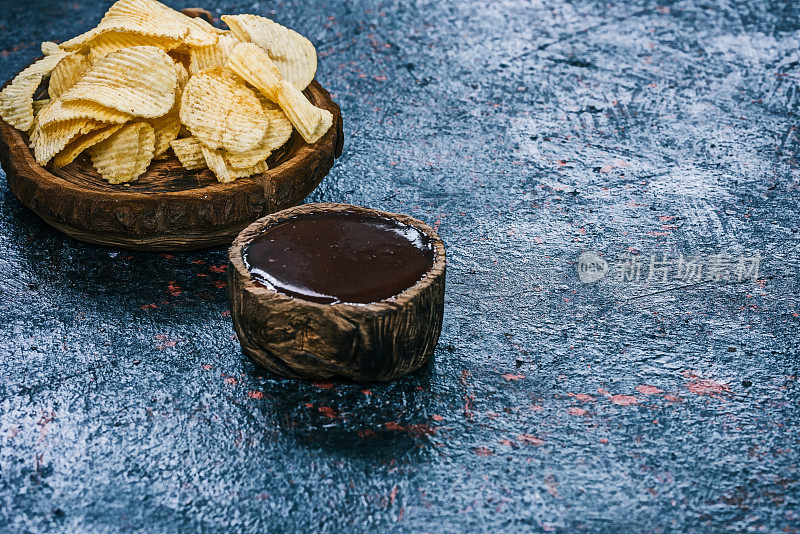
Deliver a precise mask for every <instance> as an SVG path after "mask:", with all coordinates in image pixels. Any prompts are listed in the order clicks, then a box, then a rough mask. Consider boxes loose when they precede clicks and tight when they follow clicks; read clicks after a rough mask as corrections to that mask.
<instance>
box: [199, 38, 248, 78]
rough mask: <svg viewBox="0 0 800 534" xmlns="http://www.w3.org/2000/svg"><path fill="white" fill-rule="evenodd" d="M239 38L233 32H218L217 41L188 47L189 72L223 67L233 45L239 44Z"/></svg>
mask: <svg viewBox="0 0 800 534" xmlns="http://www.w3.org/2000/svg"><path fill="white" fill-rule="evenodd" d="M239 42H240V41H239V39H238V38H237V37H236V35H234V34H233V32H226V33H223V34H220V36H219V42H217V44H215V45H213V46H196V47H192V48H190V49H189V73H190V74H197V73H198V72H200V71H202V70H206V69H213V68H215V67H224V66H225V63H226V62H227V61H228V56H230V55H231V52H233V49H234V47H235V46H236V45H237V44H239Z"/></svg>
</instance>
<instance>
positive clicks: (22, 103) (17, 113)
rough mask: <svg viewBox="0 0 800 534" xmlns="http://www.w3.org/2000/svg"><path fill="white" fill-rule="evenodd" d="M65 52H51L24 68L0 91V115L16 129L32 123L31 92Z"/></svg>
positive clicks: (27, 126)
mask: <svg viewBox="0 0 800 534" xmlns="http://www.w3.org/2000/svg"><path fill="white" fill-rule="evenodd" d="M66 55H67V53H66V52H58V53H53V54H50V55H48V56H45V57H44V58H42V59H40V60H39V61H37V62H35V63H33V64H32V65H30V66H29V67H27V68H25V69H24V70H23V71H22V72H20V73H19V74H17V75H16V76H15V77H14V79H13V80H12V81H11V83H10V84H8V85H7V86H6V87H5V88H4V89H3V90H2V91H1V92H0V117H2V119H3V120H4V121H6V122H7V123H8V124H10V125H11V126H13V127H14V128H16V129H17V130H20V131H23V132H27V131H28V130H30V128H31V126H32V125H33V94H34V93H35V92H36V90H37V89H38V88H39V84H41V83H42V79H43V78H44V77H45V76H47V75H48V74H50V72H52V70H53V69H54V68H55V67H56V65H57V64H58V62H59V61H61V60H62V59H63V58H64V56H66Z"/></svg>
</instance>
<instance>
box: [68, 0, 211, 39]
mask: <svg viewBox="0 0 800 534" xmlns="http://www.w3.org/2000/svg"><path fill="white" fill-rule="evenodd" d="M111 32H127V33H133V34H137V35H144V36H148V37H161V38H166V39H170V40H174V41H183V42H184V43H186V44H187V45H190V46H211V45H213V44H215V43H216V42H217V34H216V33H215V32H211V31H208V30H207V29H206V28H204V27H203V26H202V25H201V24H199V23H197V22H195V21H194V19H192V18H191V17H187V16H186V15H184V14H183V13H180V12H178V11H175V10H174V9H171V8H169V7H167V6H165V5H164V4H162V3H160V2H156V1H155V0H119V1H118V2H116V3H114V5H112V6H111V7H110V8H109V10H108V11H106V14H105V15H104V16H103V19H102V20H101V21H100V24H98V25H97V27H96V28H93V29H91V30H89V31H88V32H86V33H83V34H81V35H79V36H77V37H74V38H72V39H70V40H69V41H66V42H64V43H62V44H61V48H63V49H64V50H79V49H82V48H86V47H90V46H91V45H92V43H93V42H94V41H95V40H96V39H98V38H100V37H101V36H102V35H104V34H106V33H111Z"/></svg>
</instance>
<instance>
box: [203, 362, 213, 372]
mask: <svg viewBox="0 0 800 534" xmlns="http://www.w3.org/2000/svg"><path fill="white" fill-rule="evenodd" d="M212 367H214V366H213V365H211V364H210V363H204V364H203V369H205V370H206V371H208V370H209V369H211V368H212Z"/></svg>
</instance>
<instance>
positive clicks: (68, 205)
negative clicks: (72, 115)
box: [0, 80, 344, 250]
mask: <svg viewBox="0 0 800 534" xmlns="http://www.w3.org/2000/svg"><path fill="white" fill-rule="evenodd" d="M6 83H9V82H6ZM304 93H305V95H306V96H307V97H308V99H309V100H310V101H311V102H312V103H313V104H314V105H316V106H318V107H321V108H324V109H327V110H328V111H330V112H331V113H333V117H334V123H333V126H332V127H331V129H330V130H328V133H326V134H325V135H324V136H323V137H322V139H320V140H319V141H317V142H316V143H314V144H313V145H309V144H306V142H305V141H303V139H302V138H301V137H300V135H299V134H298V133H297V132H296V131H295V132H293V133H292V137H291V138H290V139H289V141H288V142H287V143H286V144H285V145H284V146H283V147H282V148H280V149H279V150H277V151H276V152H275V153H273V154H272V155H271V156H270V158H269V159H268V160H267V165H268V167H269V170H268V171H267V172H265V173H264V174H259V175H256V176H251V177H249V178H240V179H238V180H236V181H235V182H231V183H227V184H222V183H219V182H218V181H217V179H216V177H215V176H214V175H213V174H212V173H211V171H209V170H202V171H188V170H186V169H184V168H183V167H182V166H181V164H180V162H179V161H178V158H176V157H175V156H174V155H172V153H171V152H169V154H170V156H169V157H167V158H166V159H163V160H157V161H154V162H153V163H152V164H151V165H150V168H149V169H148V170H147V172H146V173H145V174H144V175H142V176H141V177H140V178H139V179H138V180H136V181H134V182H131V183H130V184H125V185H123V184H120V185H111V184H109V183H107V182H106V181H105V180H103V179H102V178H100V176H99V175H98V174H97V172H95V170H94V168H93V167H92V163H91V161H90V160H89V158H88V157H87V156H86V155H85V154H82V155H81V156H80V157H78V159H76V160H75V161H74V162H72V163H70V164H69V165H67V166H65V167H63V168H60V169H58V168H53V167H52V166H48V167H47V168H46V169H45V168H43V167H42V166H41V165H39V164H38V163H36V160H35V159H34V157H33V154H32V153H31V150H30V148H28V136H27V135H26V134H24V133H22V132H19V131H18V130H16V129H15V128H13V127H12V126H10V125H9V124H7V123H6V122H4V121H3V120H2V119H0V164H2V166H3V170H5V172H6V179H7V180H8V187H9V188H10V189H11V191H13V193H14V194H15V195H16V196H17V198H19V200H20V202H22V203H23V204H25V205H26V206H27V207H28V208H30V209H31V210H33V211H34V212H35V213H36V214H37V215H39V216H40V217H41V218H42V219H44V220H45V222H47V223H48V224H49V225H50V226H52V227H54V228H56V229H57V230H60V231H62V232H64V233H65V234H68V235H70V236H72V237H74V238H75V239H79V240H81V241H87V242H89V243H96V244H100V245H110V246H114V247H122V248H129V249H135V250H193V249H198V248H205V247H210V246H214V245H223V244H228V243H230V242H231V241H232V240H233V238H234V237H235V236H236V234H238V233H239V232H240V231H241V230H242V228H244V227H245V226H247V225H248V224H250V223H251V222H253V221H254V220H255V219H257V218H258V217H261V216H263V215H265V214H268V213H273V212H275V211H278V210H281V209H284V208H288V207H290V206H294V205H296V204H298V203H299V202H301V201H302V200H303V199H304V198H305V197H306V196H308V195H309V193H311V192H312V191H313V190H314V188H316V187H317V185H319V183H320V182H321V181H322V179H323V178H324V177H325V175H326V174H328V171H330V169H331V167H332V166H333V160H334V158H336V157H339V156H341V154H342V145H343V143H344V133H343V130H342V114H341V111H340V109H339V106H338V105H336V104H335V103H334V102H333V100H331V95H330V94H329V93H328V91H326V90H325V89H323V88H322V86H321V85H320V84H319V83H318V82H317V81H316V80H314V81H313V82H311V85H309V86H308V87H307V88H306V90H305V91H304Z"/></svg>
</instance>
